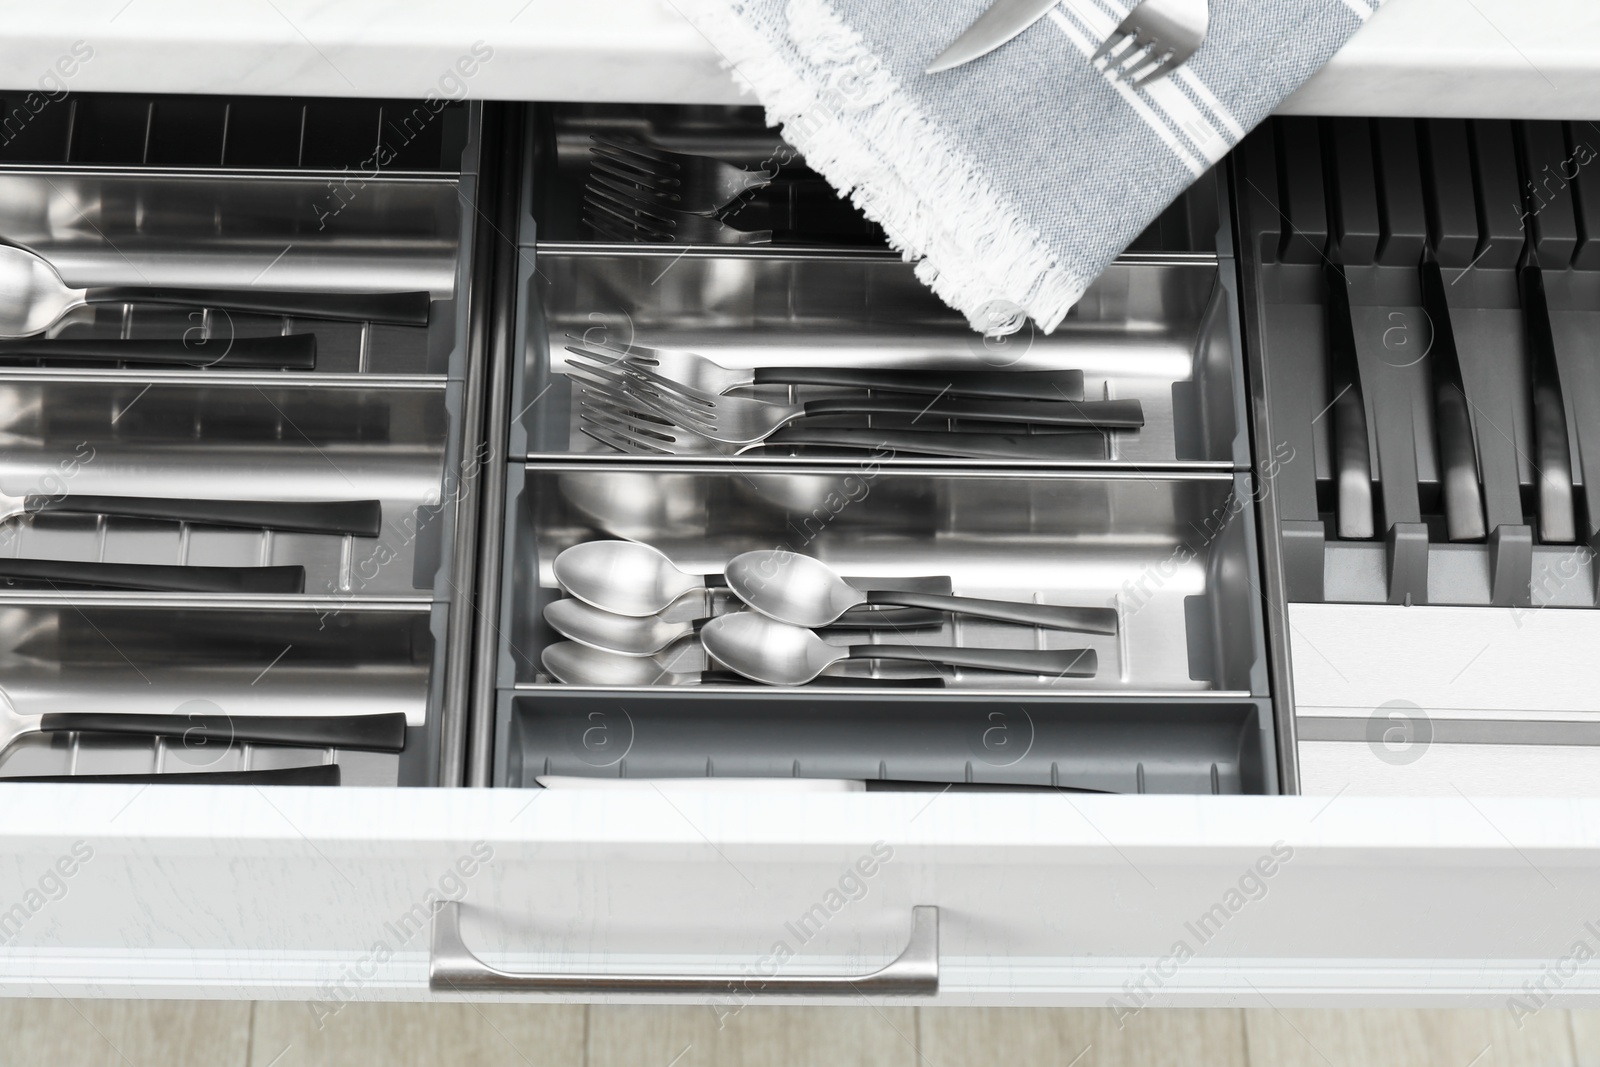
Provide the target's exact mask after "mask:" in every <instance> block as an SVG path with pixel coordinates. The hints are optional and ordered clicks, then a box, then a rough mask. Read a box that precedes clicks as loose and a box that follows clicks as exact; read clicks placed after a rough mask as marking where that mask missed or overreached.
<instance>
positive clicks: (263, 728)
mask: <svg viewBox="0 0 1600 1067" xmlns="http://www.w3.org/2000/svg"><path fill="white" fill-rule="evenodd" d="M62 730H76V731H80V732H83V733H105V734H129V735H137V736H141V737H181V738H183V739H184V740H185V742H186V743H188V744H191V745H195V744H209V743H216V744H221V745H226V744H229V743H231V742H233V741H249V742H259V743H262V744H270V745H294V746H300V747H305V748H346V749H352V750H355V751H362V752H399V751H401V750H403V749H404V748H405V743H406V717H405V716H404V715H403V714H400V713H398V712H397V713H392V714H391V713H383V714H377V715H326V716H324V715H298V716H277V715H144V714H133V713H120V712H97V711H84V712H64V713H62V712H52V713H50V714H46V715H24V714H22V713H20V712H18V711H17V710H16V708H15V707H14V706H12V703H11V701H10V699H9V698H7V697H6V696H5V695H4V694H3V693H0V753H3V752H4V751H5V750H6V749H8V748H10V747H11V746H12V745H13V744H15V743H16V742H17V741H19V740H21V739H22V738H23V737H26V736H27V735H29V734H35V733H54V732H57V731H62Z"/></svg>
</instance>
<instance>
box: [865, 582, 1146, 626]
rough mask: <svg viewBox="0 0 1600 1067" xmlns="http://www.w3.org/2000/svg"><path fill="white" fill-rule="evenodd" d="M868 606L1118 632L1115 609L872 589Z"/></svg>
mask: <svg viewBox="0 0 1600 1067" xmlns="http://www.w3.org/2000/svg"><path fill="white" fill-rule="evenodd" d="M867 603H868V604H901V605H904V606H905V607H908V608H932V609H933V610H934V611H953V612H957V613H959V614H962V615H973V616H976V617H978V618H980V619H995V620H998V621H1000V622H1015V623H1021V624H1022V625H1023V626H1043V627H1045V628H1047V629H1051V630H1077V631H1079V632H1081V633H1090V634H1114V633H1116V632H1117V611H1116V609H1115V608H1077V607H1064V606H1062V605H1060V604H1028V603H1024V602H1022V601H1020V600H983V599H980V598H978V597H970V596H945V595H944V594H942V593H900V592H895V591H893V590H874V591H872V592H869V593H868V594H867Z"/></svg>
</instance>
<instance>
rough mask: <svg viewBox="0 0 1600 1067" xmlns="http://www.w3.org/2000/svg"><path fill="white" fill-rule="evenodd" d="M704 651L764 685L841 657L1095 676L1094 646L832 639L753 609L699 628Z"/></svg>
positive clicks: (806, 678)
mask: <svg viewBox="0 0 1600 1067" xmlns="http://www.w3.org/2000/svg"><path fill="white" fill-rule="evenodd" d="M700 640H701V642H702V643H703V644H704V645H705V648H706V651H707V652H709V653H711V655H712V656H713V657H715V658H716V660H717V661H718V662H719V663H722V664H725V665H726V666H727V667H729V668H730V669H732V670H734V671H737V672H738V673H740V674H742V675H744V676H745V677H746V678H750V679H752V680H754V681H758V682H765V683H766V684H768V685H791V686H792V685H805V684H806V683H807V682H810V681H811V680H813V679H814V678H816V677H817V676H818V675H820V674H821V673H822V672H823V671H825V670H827V669H828V668H829V667H832V666H834V665H835V664H837V663H841V662H843V661H845V660H857V659H888V660H911V661H914V662H919V663H938V664H943V665H946V666H950V667H966V668H971V669H977V670H991V671H1007V672H1011V673H1017V674H1031V675H1044V676H1049V677H1053V678H1062V677H1074V678H1085V677H1093V676H1094V673H1095V670H1096V655H1095V652H1094V650H1093V649H1088V648H1078V649H1054V650H1041V649H1032V648H1025V649H1013V648H965V647H962V648H951V647H945V646H938V645H887V644H884V645H877V644H863V645H849V646H841V645H830V644H829V643H828V642H826V641H824V640H823V639H822V638H821V637H819V636H817V634H816V633H815V632H814V631H812V630H808V629H806V628H805V627H803V626H793V625H790V624H789V623H784V622H778V621H777V620H776V619H770V618H767V617H766V616H764V615H759V614H756V613H755V612H737V613H735V614H733V615H723V616H721V617H720V618H716V619H712V620H711V621H710V622H708V623H706V625H705V629H703V630H702V631H701V632H700Z"/></svg>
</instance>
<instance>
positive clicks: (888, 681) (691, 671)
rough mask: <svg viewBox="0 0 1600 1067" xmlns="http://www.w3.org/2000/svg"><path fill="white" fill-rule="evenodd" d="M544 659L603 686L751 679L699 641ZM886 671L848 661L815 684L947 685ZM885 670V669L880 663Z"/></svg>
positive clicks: (563, 646) (549, 667)
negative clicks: (723, 665)
mask: <svg viewBox="0 0 1600 1067" xmlns="http://www.w3.org/2000/svg"><path fill="white" fill-rule="evenodd" d="M540 663H541V664H542V666H543V667H544V669H545V670H546V671H548V672H549V673H550V675H551V677H553V678H555V679H556V680H557V681H560V682H563V683H565V684H567V685H588V686H598V687H603V688H611V687H626V688H638V687H643V686H696V685H743V684H748V682H749V681H750V679H747V678H746V677H745V676H744V675H741V674H736V673H734V672H732V671H724V670H715V669H712V665H711V663H710V662H709V660H708V658H707V656H706V652H705V649H703V648H702V647H700V644H699V643H698V642H685V645H684V648H683V650H682V651H679V650H678V649H672V650H669V651H667V652H663V653H662V654H661V655H659V656H651V657H639V656H622V655H618V654H617V653H615V652H607V651H605V650H603V649H598V648H590V647H589V646H587V645H580V644H577V643H576V642H573V641H557V642H555V643H554V644H551V645H547V646H546V647H545V650H544V652H543V653H542V654H541V655H540ZM896 666H898V667H899V669H891V670H889V671H887V672H882V673H881V674H874V673H870V672H869V671H868V670H865V669H864V668H866V667H868V664H866V663H863V662H860V661H846V662H843V663H838V664H835V665H833V666H832V667H829V668H828V669H827V670H826V671H825V672H824V673H823V674H822V675H821V676H820V677H818V678H815V679H813V680H812V682H811V683H810V684H812V685H840V686H850V687H859V686H888V687H893V688H896V689H908V688H909V689H934V688H943V686H944V678H943V677H942V676H941V675H939V674H938V673H937V668H935V667H932V666H928V667H921V668H918V667H908V666H907V665H896ZM879 670H880V671H881V668H879Z"/></svg>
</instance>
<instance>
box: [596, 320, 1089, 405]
mask: <svg viewBox="0 0 1600 1067" xmlns="http://www.w3.org/2000/svg"><path fill="white" fill-rule="evenodd" d="M567 340H569V341H572V342H573V343H574V344H575V345H576V346H577V348H581V349H582V350H583V353H584V355H586V356H589V357H590V358H591V359H594V360H596V361H601V362H615V361H616V360H625V361H627V362H629V363H631V364H635V365H638V366H640V367H645V368H648V369H649V370H651V371H653V372H655V373H656V374H658V375H660V376H662V377H664V378H668V379H670V380H671V381H674V382H677V383H679V384H681V385H684V386H687V387H688V388H690V389H694V390H698V391H699V392H702V393H705V394H707V395H720V394H722V393H726V392H728V391H729V390H730V389H737V388H738V387H740V386H744V385H769V384H770V385H827V386H839V387H843V388H848V389H885V390H889V391H892V392H898V393H933V394H936V395H939V396H944V395H946V394H949V395H951V396H972V397H978V396H986V397H996V398H1002V399H1011V400H1082V399H1083V371H1081V370H1059V371H1000V372H996V371H988V370H984V371H942V370H927V371H920V370H919V371H913V370H856V369H854V368H851V367H756V368H755V369H753V370H745V369H739V368H734V367H724V366H723V365H722V364H720V363H718V362H716V361H715V360H711V359H708V358H706V357H705V356H702V355H700V354H699V353H697V352H687V351H684V350H682V349H676V348H651V347H650V346H648V345H641V344H636V343H632V342H626V343H623V344H614V343H611V342H609V341H599V342H596V341H589V340H586V339H584V338H582V337H577V336H574V335H573V334H570V333H569V334H567ZM569 350H574V351H575V350H576V349H569ZM607 356H609V357H613V358H612V359H609V360H608V359H605V357H607Z"/></svg>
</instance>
